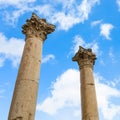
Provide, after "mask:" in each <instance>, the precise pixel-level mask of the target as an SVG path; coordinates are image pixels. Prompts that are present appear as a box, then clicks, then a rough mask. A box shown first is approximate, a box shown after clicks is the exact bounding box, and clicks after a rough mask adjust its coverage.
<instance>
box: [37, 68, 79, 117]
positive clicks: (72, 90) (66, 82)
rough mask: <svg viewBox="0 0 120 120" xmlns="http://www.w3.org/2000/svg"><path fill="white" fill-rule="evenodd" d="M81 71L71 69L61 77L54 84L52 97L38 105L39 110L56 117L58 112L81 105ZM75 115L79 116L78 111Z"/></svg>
mask: <svg viewBox="0 0 120 120" xmlns="http://www.w3.org/2000/svg"><path fill="white" fill-rule="evenodd" d="M78 82H79V71H77V70H75V69H69V70H67V71H65V72H64V73H63V74H62V75H60V76H59V77H58V78H57V79H56V81H55V82H54V83H53V84H52V90H51V96H49V97H47V98H46V99H45V100H44V101H43V103H41V104H38V105H37V110H41V111H43V112H46V113H48V114H50V115H55V114H56V113H57V112H58V110H60V109H62V108H64V107H71V106H78V105H79V99H78V98H79V97H78V96H79V95H80V93H79V90H78V89H79V84H77V83H78ZM74 112H75V115H77V113H76V111H74Z"/></svg>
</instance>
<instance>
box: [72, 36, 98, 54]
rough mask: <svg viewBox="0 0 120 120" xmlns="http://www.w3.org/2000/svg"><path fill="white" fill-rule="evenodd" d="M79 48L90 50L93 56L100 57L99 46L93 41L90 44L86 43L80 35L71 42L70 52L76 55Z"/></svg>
mask: <svg viewBox="0 0 120 120" xmlns="http://www.w3.org/2000/svg"><path fill="white" fill-rule="evenodd" d="M79 46H82V47H85V48H92V50H93V52H94V53H95V54H97V55H100V51H99V52H98V50H99V46H98V43H97V42H95V41H93V42H91V43H86V42H85V40H83V38H82V37H81V36H80V35H76V36H75V37H74V40H73V46H72V52H73V53H76V52H77V51H78V49H79Z"/></svg>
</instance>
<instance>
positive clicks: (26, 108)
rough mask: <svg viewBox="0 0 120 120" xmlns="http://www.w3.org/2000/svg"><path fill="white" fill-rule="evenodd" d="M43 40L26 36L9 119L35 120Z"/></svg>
mask: <svg viewBox="0 0 120 120" xmlns="http://www.w3.org/2000/svg"><path fill="white" fill-rule="evenodd" d="M42 43H43V40H40V39H38V38H37V37H35V36H30V37H27V38H26V44H25V47H24V51H23V56H22V59H21V64H20V68H19V72H18V76H17V81H16V86H15V90H14V95H13V100H12V103H11V108H10V113H9V118H8V120H34V115H35V109H36V99H37V92H38V81H39V74H40V63H41V54H42Z"/></svg>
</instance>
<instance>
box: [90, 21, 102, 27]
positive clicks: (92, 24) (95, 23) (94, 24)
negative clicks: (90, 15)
mask: <svg viewBox="0 0 120 120" xmlns="http://www.w3.org/2000/svg"><path fill="white" fill-rule="evenodd" d="M101 22H102V20H96V21H93V22H92V23H91V26H92V27H94V26H96V25H99V24H101Z"/></svg>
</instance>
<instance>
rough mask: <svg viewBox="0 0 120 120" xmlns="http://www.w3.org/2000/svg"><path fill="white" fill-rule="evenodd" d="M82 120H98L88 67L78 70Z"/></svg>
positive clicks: (92, 78)
mask: <svg viewBox="0 0 120 120" xmlns="http://www.w3.org/2000/svg"><path fill="white" fill-rule="evenodd" d="M80 80H81V107H82V120H98V108H97V101H96V92H95V84H94V77H93V72H92V69H91V68H90V67H83V68H81V70H80Z"/></svg>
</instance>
